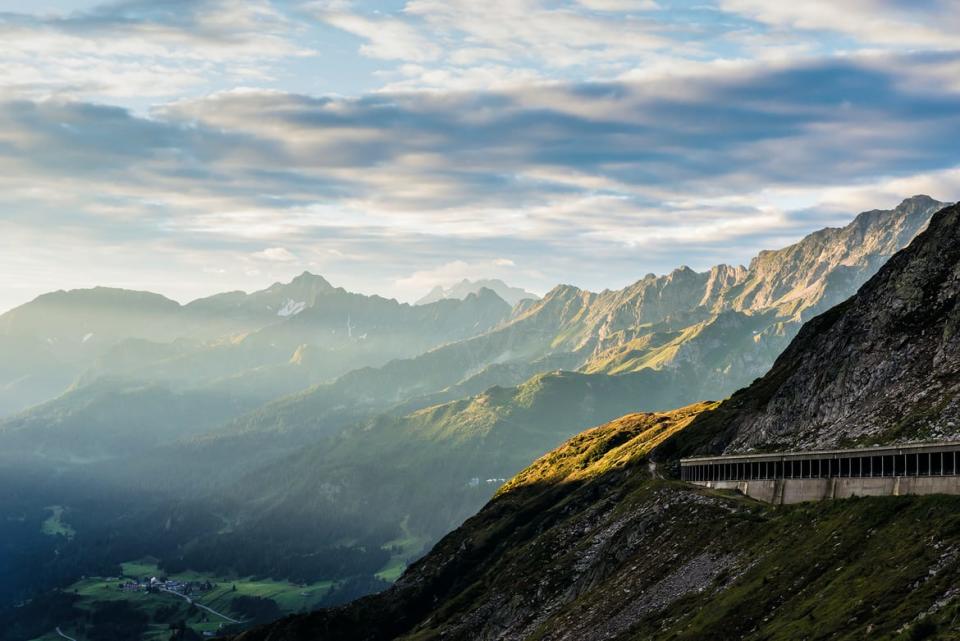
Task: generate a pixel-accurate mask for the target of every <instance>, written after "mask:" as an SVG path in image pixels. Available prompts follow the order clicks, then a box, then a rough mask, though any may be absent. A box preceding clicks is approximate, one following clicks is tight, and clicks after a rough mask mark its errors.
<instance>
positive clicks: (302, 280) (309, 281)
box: [290, 270, 333, 289]
mask: <svg viewBox="0 0 960 641" xmlns="http://www.w3.org/2000/svg"><path fill="white" fill-rule="evenodd" d="M290 284H291V285H314V286H319V287H321V288H323V289H333V285H331V284H330V281H328V280H327V279H326V278H324V277H323V276H320V275H318V274H313V273H310V272H309V271H306V270H304V272H303V273H302V274H300V275H299V276H295V277H294V278H293V280H291V281H290Z"/></svg>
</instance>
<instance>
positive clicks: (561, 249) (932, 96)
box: [0, 52, 960, 295]
mask: <svg viewBox="0 0 960 641" xmlns="http://www.w3.org/2000/svg"><path fill="white" fill-rule="evenodd" d="M958 60H960V54H950V53H943V52H941V53H937V54H903V55H884V56H881V55H849V56H846V57H844V58H841V59H820V60H816V61H801V62H794V63H788V62H783V63H778V64H775V65H774V64H769V63H766V64H753V65H750V64H740V65H731V66H718V67H710V68H709V70H708V73H703V74H700V75H697V74H695V73H692V72H691V73H687V74H686V75H684V76H682V77H679V78H673V77H669V76H654V77H649V78H644V79H640V80H632V81H611V82H602V83H596V82H594V83H552V84H549V85H543V84H537V85H533V86H528V87H510V88H505V89H500V90H496V91H479V90H473V91H458V92H450V91H447V92H443V91H436V92H402V91H392V92H387V91H382V92H377V93H372V94H367V95H363V96H360V97H356V98H347V97H335V96H326V97H314V96H305V95H298V94H290V93H285V92H279V91H263V90H242V91H240V90H237V91H226V92H219V93H216V94H213V95H210V96H206V97H202V98H194V99H184V100H179V101H176V102H171V103H167V104H165V105H162V106H159V107H157V108H156V109H154V110H152V111H151V112H150V113H149V115H141V114H137V113H134V112H132V111H130V110H128V109H122V108H118V107H111V106H105V105H102V104H92V103H87V102H80V101H71V100H25V99H24V100H13V101H6V102H2V103H0V210H2V211H3V212H4V215H3V216H2V217H0V239H2V242H0V256H2V255H4V254H7V255H10V254H15V253H17V248H18V247H24V246H36V245H37V244H38V243H41V244H45V245H46V246H47V247H61V248H62V247H69V246H70V244H71V243H75V242H81V243H84V244H85V246H86V247H89V248H97V249H98V250H99V251H102V252H108V251H110V248H112V247H118V246H121V247H138V246H139V247H151V248H156V249H154V250H152V251H155V252H156V255H157V256H161V255H162V256H170V255H176V256H178V258H177V259H176V261H174V260H173V259H169V258H168V259H167V260H166V262H167V264H173V263H174V262H176V264H178V265H179V267H178V269H181V270H182V273H183V274H187V273H191V270H193V271H194V272H196V273H200V272H202V270H203V269H204V268H205V267H208V266H209V265H216V266H217V267H222V268H223V269H226V270H227V271H228V275H224V276H222V281H218V282H223V283H227V282H228V278H229V274H242V271H243V269H249V268H250V267H251V265H252V263H251V261H252V260H257V259H254V258H252V257H253V256H254V255H256V256H257V257H258V259H259V260H257V263H255V265H256V268H257V269H260V271H261V272H262V273H263V276H264V278H266V277H267V276H268V275H269V276H271V277H273V278H275V279H276V278H277V277H278V276H279V275H280V274H275V272H274V271H271V270H278V271H279V270H282V269H288V268H292V265H291V263H293V262H296V261H293V260H276V259H277V258H288V256H287V254H289V255H290V256H293V257H295V258H296V259H297V260H299V261H302V262H303V263H304V264H311V265H312V264H314V263H316V264H317V265H318V270H320V271H323V272H325V273H332V275H333V276H334V277H335V280H336V281H337V282H343V283H345V284H350V283H351V282H352V281H351V279H353V282H356V283H357V285H356V287H358V288H363V289H366V290H368V291H382V285H383V284H389V285H390V286H392V287H394V288H395V291H396V292H398V293H400V292H408V291H409V292H410V294H411V295H414V294H421V293H422V291H420V290H419V289H418V291H415V292H414V291H413V289H416V288H419V287H420V286H421V285H424V284H427V283H428V281H430V280H431V279H433V280H437V279H439V278H441V277H443V278H449V277H451V276H454V277H456V276H459V275H460V274H461V273H464V274H466V272H469V271H470V270H479V269H480V268H481V267H482V269H483V270H489V271H490V273H491V274H496V273H497V271H496V270H498V269H500V270H504V271H505V272H506V273H505V274H503V275H502V277H505V278H508V279H509V280H511V281H516V282H518V283H519V284H520V285H522V286H525V287H527V288H528V289H534V290H538V291H543V290H545V289H548V288H549V287H550V286H551V285H552V284H553V282H555V281H558V280H565V281H568V280H570V279H571V278H576V279H579V281H578V282H580V284H586V285H590V284H594V285H599V286H600V287H604V286H611V287H612V286H614V285H615V284H617V283H616V282H615V281H616V280H617V279H621V278H622V279H624V281H626V282H629V280H630V279H631V278H632V277H634V276H636V275H638V274H639V273H640V272H641V271H651V270H659V269H663V270H667V269H669V268H670V267H672V266H674V265H675V264H677V263H678V262H686V263H690V264H692V265H693V266H696V267H706V266H708V265H709V264H710V263H712V262H721V261H726V262H735V261H738V260H748V259H749V257H750V255H751V254H752V253H753V252H754V251H755V250H756V249H757V248H760V247H776V246H778V245H780V244H783V243H785V242H788V241H790V240H793V239H795V238H796V237H797V236H799V235H801V234H802V233H804V232H806V231H809V230H810V229H811V224H812V223H811V220H810V219H809V218H804V217H803V216H799V215H797V214H796V212H797V211H800V210H808V209H810V208H811V207H816V206H817V204H818V203H821V202H825V201H826V200H830V201H832V202H835V203H841V204H842V203H850V204H851V207H852V204H854V203H866V202H867V201H870V200H871V198H870V193H871V191H873V192H874V193H876V194H878V198H879V199H881V200H883V203H872V204H871V205H870V207H876V206H882V205H887V204H896V203H895V202H889V201H890V200H894V198H893V196H892V193H893V192H894V191H897V189H899V187H898V188H897V189H893V188H890V187H888V186H890V185H899V186H902V188H903V190H905V191H904V193H902V194H900V196H907V195H911V194H912V193H913V191H914V190H920V191H923V190H926V188H927V187H929V188H930V191H932V192H933V191H934V188H937V189H938V190H939V191H935V192H934V193H931V195H933V196H934V197H938V198H940V199H944V200H947V199H957V198H958V196H957V194H956V193H955V190H956V189H957V188H958V184H957V182H956V180H955V172H956V171H958V170H960V153H958V152H957V150H956V147H955V145H954V144H953V141H954V140H956V138H957V135H958V134H960V93H958V89H957V88H956V87H955V86H954V85H952V84H950V83H947V82H936V81H935V80H934V79H936V78H945V77H947V76H948V75H949V70H950V69H954V68H955V65H957V64H958ZM951 190H954V193H949V192H950V191H951ZM945 192H947V193H945ZM828 197H829V198H828ZM849 213H851V214H852V213H854V211H853V210H851V211H850V212H849ZM54 236H56V240H54V238H53V237H54ZM265 248H266V249H265ZM96 254H97V252H96V251H93V250H91V255H96ZM681 255H682V256H683V258H682V260H681V259H678V256H681ZM491 257H505V258H506V257H509V258H507V260H510V261H514V262H515V263H516V264H515V265H508V264H506V262H499V263H494V262H491V261H492V259H491ZM598 257H602V260H598ZM39 258H44V259H50V260H52V254H51V255H50V256H40V255H39V254H38V260H39ZM271 258H273V259H274V260H270V259H271ZM12 261H13V259H11V258H9V257H8V258H5V259H3V260H0V269H5V270H7V271H8V273H12V274H23V273H25V272H31V273H32V272H35V271H37V270H42V269H43V267H42V262H36V263H34V262H28V263H25V262H23V260H22V259H18V262H17V263H16V264H15V265H13V264H12ZM458 261H462V262H463V263H465V264H466V265H467V267H466V268H463V266H462V265H459V264H458ZM54 262H55V261H54ZM478 266H479V267H478ZM531 266H535V269H536V272H537V274H536V275H535V274H534V272H533V269H534V267H531ZM457 270H460V271H457ZM464 270H465V271H464ZM397 274H408V275H411V276H407V277H404V278H402V279H400V280H399V281H398V280H397V276H396V275H397ZM472 277H476V273H473V275H472ZM218 278H220V277H219V276H218ZM621 284H625V282H624V283H621ZM414 286H416V287H414Z"/></svg>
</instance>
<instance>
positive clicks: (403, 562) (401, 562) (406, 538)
mask: <svg viewBox="0 0 960 641" xmlns="http://www.w3.org/2000/svg"><path fill="white" fill-rule="evenodd" d="M409 523H410V516H409V515H407V516H406V517H404V519H403V521H402V522H401V523H400V529H401V530H402V531H403V535H402V536H401V537H399V538H397V539H394V540H392V541H387V542H386V543H384V544H383V549H385V550H391V549H392V550H394V552H393V554H391V556H390V560H389V561H387V564H386V565H384V566H383V567H382V568H381V569H380V571H379V572H377V574H376V576H377V577H378V578H380V579H383V580H384V581H390V582H393V581H396V580H397V579H399V578H400V575H401V574H403V571H404V570H406V569H407V565H408V564H409V563H410V562H411V561H412V560H414V559H415V558H417V557H419V556H420V554H421V553H422V552H423V548H424V545H425V541H424V539H423V538H422V537H419V536H416V535H415V534H413V533H412V532H411V531H410V528H409Z"/></svg>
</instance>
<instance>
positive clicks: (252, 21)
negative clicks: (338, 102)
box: [0, 0, 310, 98]
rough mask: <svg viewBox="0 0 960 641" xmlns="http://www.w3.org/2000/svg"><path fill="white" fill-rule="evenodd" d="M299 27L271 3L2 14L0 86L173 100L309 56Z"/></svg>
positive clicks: (131, 3)
mask: <svg viewBox="0 0 960 641" xmlns="http://www.w3.org/2000/svg"><path fill="white" fill-rule="evenodd" d="M297 29H298V27H297V25H295V24H294V23H293V22H291V21H290V20H288V19H287V18H286V17H285V16H284V15H283V14H282V13H280V12H279V11H277V10H276V9H274V8H273V6H272V5H271V4H270V2H268V1H267V0H253V1H251V2H243V3H235V2H231V1H229V0H195V1H194V0H191V1H190V2H186V1H180V0H177V1H175V2H173V3H172V4H171V5H169V6H168V5H167V4H166V3H149V2H141V1H137V0H124V1H120V2H113V3H110V4H104V5H100V6H98V7H95V8H94V9H91V10H88V11H86V12H76V13H65V14H44V15H42V16H36V15H31V14H29V13H13V12H8V13H5V14H2V15H0V40H2V41H3V43H4V46H3V51H2V52H0V87H3V88H4V89H5V91H6V93H7V94H8V95H9V94H11V93H15V94H19V95H26V96H51V95H70V96H96V97H109V98H142V97H158V96H174V95H178V94H182V93H183V92H184V91H187V90H191V89H195V88H197V87H201V86H203V85H205V84H207V83H211V82H217V81H226V82H231V81H236V80H237V79H241V78H247V79H249V78H261V79H262V78H266V77H269V75H270V69H271V67H272V65H274V64H275V63H277V62H279V61H281V60H285V59H289V58H291V57H299V56H303V55H307V54H309V53H310V51H309V50H308V49H307V48H305V47H303V46H301V45H298V44H296V43H295V40H294V37H295V33H296V31H297Z"/></svg>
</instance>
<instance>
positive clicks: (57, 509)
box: [40, 505, 76, 539]
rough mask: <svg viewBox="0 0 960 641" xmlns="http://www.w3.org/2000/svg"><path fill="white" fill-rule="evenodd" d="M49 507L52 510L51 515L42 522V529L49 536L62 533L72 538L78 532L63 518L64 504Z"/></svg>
mask: <svg viewBox="0 0 960 641" xmlns="http://www.w3.org/2000/svg"><path fill="white" fill-rule="evenodd" d="M47 509H48V510H50V517H49V518H47V520H46V521H44V522H43V523H42V524H41V526H40V530H41V531H42V532H43V533H44V534H46V535H48V536H58V535H62V536H65V537H67V538H68V539H72V538H73V535H74V534H76V532H74V531H73V528H72V527H70V526H69V525H67V523H66V521H64V520H63V506H62V505H51V506H50V507H48V508H47Z"/></svg>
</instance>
